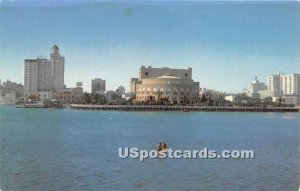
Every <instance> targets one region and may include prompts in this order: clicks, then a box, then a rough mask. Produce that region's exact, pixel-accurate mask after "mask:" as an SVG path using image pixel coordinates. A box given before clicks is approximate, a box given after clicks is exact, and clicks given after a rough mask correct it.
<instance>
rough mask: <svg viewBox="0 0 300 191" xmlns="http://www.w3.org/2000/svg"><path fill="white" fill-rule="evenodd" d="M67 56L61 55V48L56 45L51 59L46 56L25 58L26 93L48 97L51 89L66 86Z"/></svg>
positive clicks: (26, 95) (27, 94) (26, 94)
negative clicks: (65, 67)
mask: <svg viewBox="0 0 300 191" xmlns="http://www.w3.org/2000/svg"><path fill="white" fill-rule="evenodd" d="M64 66H65V58H64V57H62V56H60V54H59V48H58V46H57V45H54V46H53V47H52V50H51V54H50V60H48V59H45V58H39V57H38V58H37V59H25V62H24V95H25V97H28V96H31V95H35V96H38V97H41V98H46V97H47V98H48V95H50V94H49V91H53V90H59V89H63V88H64Z"/></svg>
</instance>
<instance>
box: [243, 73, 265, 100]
mask: <svg viewBox="0 0 300 191" xmlns="http://www.w3.org/2000/svg"><path fill="white" fill-rule="evenodd" d="M267 89H268V87H267V86H266V85H265V83H263V82H259V81H258V80H257V76H255V80H254V81H252V82H251V83H250V85H249V88H248V90H247V95H248V96H249V97H252V98H260V94H259V91H262V90H267Z"/></svg>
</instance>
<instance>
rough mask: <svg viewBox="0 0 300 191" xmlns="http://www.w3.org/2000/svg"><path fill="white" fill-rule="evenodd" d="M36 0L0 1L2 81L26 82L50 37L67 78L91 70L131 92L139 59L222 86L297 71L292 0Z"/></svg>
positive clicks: (297, 6) (298, 46)
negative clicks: (28, 66)
mask: <svg viewBox="0 0 300 191" xmlns="http://www.w3.org/2000/svg"><path fill="white" fill-rule="evenodd" d="M37 2H38V1H20V0H19V1H4V0H2V1H0V79H1V82H5V81H6V80H7V79H8V80H11V81H14V82H17V83H22V84H24V80H23V78H24V77H23V76H24V60H25V59H35V58H37V57H38V56H40V55H43V56H47V59H49V54H50V50H51V48H52V46H53V45H54V44H57V45H58V46H59V48H60V54H61V55H62V56H64V57H65V59H66V60H65V84H66V86H67V87H75V86H76V82H83V89H84V91H87V92H90V91H91V80H92V79H94V78H102V79H105V80H106V87H107V90H116V89H117V88H118V87H119V86H120V85H122V86H124V87H125V89H126V92H129V81H130V78H135V77H138V70H139V69H140V67H141V66H142V65H144V66H146V67H147V66H152V67H157V68H160V67H168V68H188V67H191V68H192V69H193V79H194V81H196V82H200V88H207V89H215V90H218V91H223V92H227V93H238V92H242V91H243V89H245V88H247V87H248V85H249V83H250V82H251V81H253V80H254V78H255V76H257V77H258V80H259V81H261V82H266V80H267V76H268V75H271V74H278V73H280V72H281V73H285V74H290V73H300V69H299V68H300V67H299V66H300V23H299V20H300V14H298V13H299V10H300V3H299V2H296V1H295V2H275V3H274V2H251V3H249V2H240V1H236V2H222V1H221V2H214V3H209V2H204V1H199V2H172V4H171V3H170V2H166V1H163V2H161V1H154V2H134V1H133V2H122V1H120V2H110V1H62V2H59V1H55V3H54V4H50V1H49V2H47V1H46V2H43V3H41V5H39V4H38V3H37ZM47 3H48V4H49V6H47ZM91 3H92V4H91ZM54 5H55V7H53V6H54Z"/></svg>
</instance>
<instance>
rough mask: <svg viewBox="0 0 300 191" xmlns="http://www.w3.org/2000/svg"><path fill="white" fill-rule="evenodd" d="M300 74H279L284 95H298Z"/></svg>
mask: <svg viewBox="0 0 300 191" xmlns="http://www.w3.org/2000/svg"><path fill="white" fill-rule="evenodd" d="M299 84H300V74H282V75H280V87H281V89H282V90H283V94H284V95H285V96H300V85H299Z"/></svg>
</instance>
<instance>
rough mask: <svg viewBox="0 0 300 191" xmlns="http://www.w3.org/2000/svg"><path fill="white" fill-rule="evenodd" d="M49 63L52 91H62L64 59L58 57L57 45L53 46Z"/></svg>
mask: <svg viewBox="0 0 300 191" xmlns="http://www.w3.org/2000/svg"><path fill="white" fill-rule="evenodd" d="M50 63H51V67H52V76H53V78H52V79H53V89H54V90H58V89H63V88H64V71H65V58H64V57H62V56H60V54H59V48H58V46H57V45H54V46H53V47H52V49H51V54H50Z"/></svg>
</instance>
